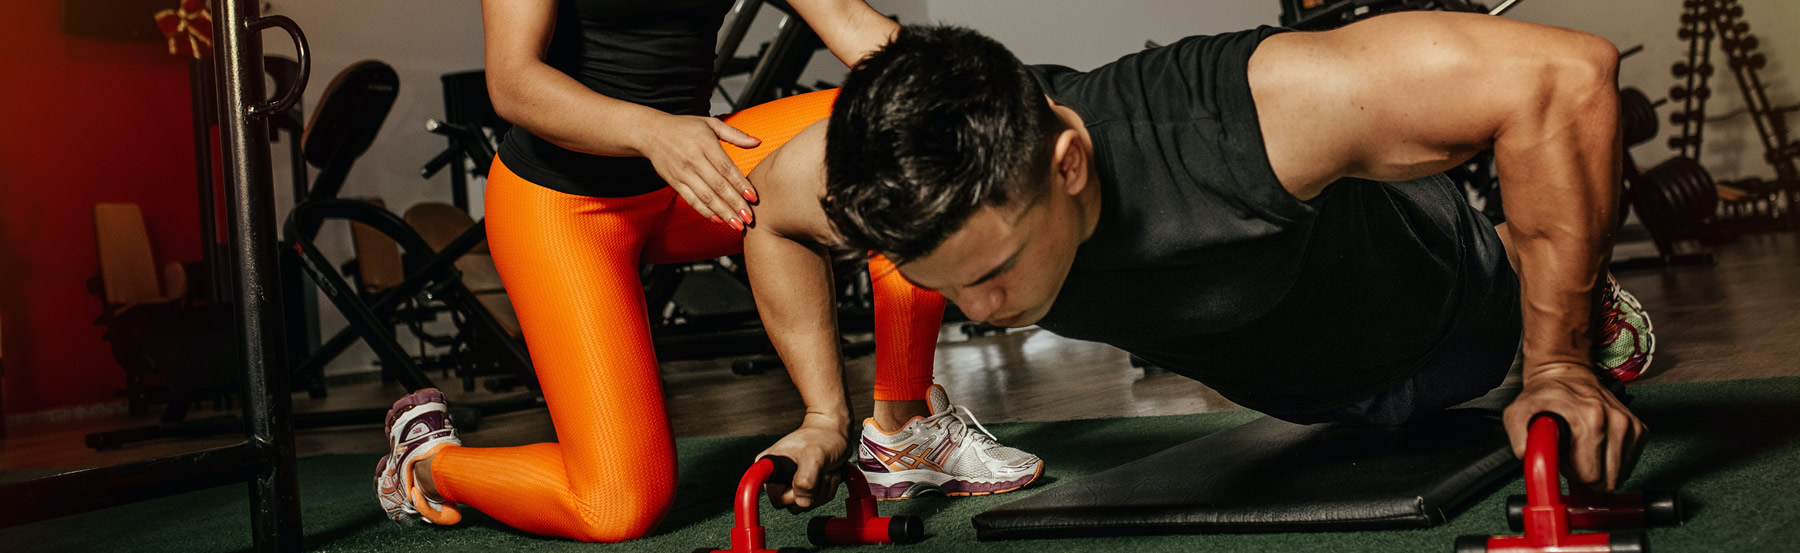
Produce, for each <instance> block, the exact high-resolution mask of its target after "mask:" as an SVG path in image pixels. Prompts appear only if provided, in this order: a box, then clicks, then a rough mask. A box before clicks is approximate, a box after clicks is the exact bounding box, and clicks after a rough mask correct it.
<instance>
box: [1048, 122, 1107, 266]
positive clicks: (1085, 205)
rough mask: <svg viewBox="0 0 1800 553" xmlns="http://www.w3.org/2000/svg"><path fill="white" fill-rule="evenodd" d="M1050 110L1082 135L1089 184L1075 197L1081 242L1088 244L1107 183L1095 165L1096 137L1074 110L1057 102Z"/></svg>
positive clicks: (1098, 220)
mask: <svg viewBox="0 0 1800 553" xmlns="http://www.w3.org/2000/svg"><path fill="white" fill-rule="evenodd" d="M1050 108H1051V109H1052V110H1055V111H1056V115H1057V117H1061V118H1062V120H1063V123H1064V124H1067V125H1068V126H1069V128H1071V129H1075V132H1077V133H1079V134H1080V136H1081V145H1082V150H1083V151H1084V152H1085V154H1083V155H1086V156H1088V159H1087V164H1086V165H1087V173H1088V175H1087V181H1088V184H1087V186H1086V187H1085V188H1082V189H1081V194H1080V195H1077V196H1076V197H1075V205H1076V207H1077V208H1078V209H1079V213H1080V216H1081V241H1082V242H1086V241H1087V239H1088V237H1089V236H1093V235H1094V228H1095V227H1097V226H1099V224H1100V202H1101V198H1102V197H1101V194H1100V187H1101V186H1105V183H1102V182H1100V169H1099V167H1097V166H1096V164H1095V161H1096V160H1095V157H1096V155H1095V152H1094V137H1093V136H1092V135H1090V134H1088V129H1087V124H1086V123H1085V122H1083V120H1082V119H1081V114H1080V113H1077V112H1076V111H1075V109H1074V108H1071V107H1069V106H1065V105H1062V104H1058V103H1056V102H1055V101H1051V102H1050Z"/></svg>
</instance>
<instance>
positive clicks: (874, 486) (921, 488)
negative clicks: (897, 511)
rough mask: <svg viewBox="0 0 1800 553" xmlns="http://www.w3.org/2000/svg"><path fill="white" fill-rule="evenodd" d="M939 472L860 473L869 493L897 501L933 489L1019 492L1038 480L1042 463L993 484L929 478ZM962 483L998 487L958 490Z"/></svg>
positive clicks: (969, 493) (958, 493)
mask: <svg viewBox="0 0 1800 553" xmlns="http://www.w3.org/2000/svg"><path fill="white" fill-rule="evenodd" d="M942 474H944V473H941V472H937V471H928V470H917V471H903V472H898V473H877V474H875V475H870V474H867V473H864V475H863V476H864V477H865V478H867V479H869V492H870V493H871V494H873V495H874V496H875V500H876V501H900V500H905V499H912V498H914V497H918V496H919V495H921V494H925V493H931V492H936V493H939V494H942V495H944V496H945V497H980V496H984V495H995V494H1003V493H1007V492H1014V491H1018V490H1020V489H1022V488H1024V487H1025V486H1029V485H1031V483H1032V482H1036V481H1037V479H1038V477H1039V476H1043V474H1044V464H1043V463H1042V462H1039V463H1038V466H1037V470H1036V471H1033V472H1032V473H1031V475H1029V476H1024V477H1020V478H1018V479H1014V480H1009V481H1004V482H994V483H986V482H962V481H959V480H957V479H956V478H954V477H951V478H947V479H944V481H942V482H933V481H932V480H934V479H933V478H930V476H931V475H942ZM909 476H921V477H922V478H909ZM880 480H891V481H894V483H892V484H883V483H880V482H879V481H880ZM964 486H996V487H998V488H997V489H981V490H964V489H960V488H962V487H964ZM946 488H950V489H946Z"/></svg>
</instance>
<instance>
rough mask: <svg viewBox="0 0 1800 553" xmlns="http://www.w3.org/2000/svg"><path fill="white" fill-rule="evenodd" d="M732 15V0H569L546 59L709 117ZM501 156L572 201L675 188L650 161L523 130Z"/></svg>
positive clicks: (660, 105) (594, 80) (637, 96)
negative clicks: (586, 149) (721, 44)
mask: <svg viewBox="0 0 1800 553" xmlns="http://www.w3.org/2000/svg"><path fill="white" fill-rule="evenodd" d="M730 9H731V0H661V1H657V2H642V1H638V0H562V1H560V2H557V13H556V27H555V29H554V34H553V35H552V36H551V38H550V45H549V46H548V48H547V51H546V53H545V56H544V61H545V63H546V64H548V65H549V66H550V67H554V68H556V69H557V70H558V71H562V72H563V73H566V74H568V75H569V76H570V77H574V78H575V80H576V81H578V82H580V83H581V84H583V85H586V86H587V87H588V88H589V89H592V90H593V91H594V92H598V93H600V94H603V95H606V96H609V97H612V98H616V99H619V100H624V101H627V102H631V103H634V104H640V105H644V106H649V107H652V108H656V109H659V110H662V111H664V112H667V113H672V114H677V115H707V112H708V111H709V107H710V105H711V101H712V89H710V88H708V85H710V84H711V83H712V69H713V49H714V48H715V47H716V46H715V44H716V42H717V40H718V32H719V25H720V24H722V23H723V22H724V21H725V14H726V12H728V11H730ZM593 124H596V125H604V124H606V123H604V122H600V121H596V122H594V123H593ZM500 157H501V158H502V159H504V160H505V161H506V166H507V168H508V169H511V170H512V171H513V172H514V173H516V174H518V175H519V176H520V177H523V178H524V179H525V180H528V181H531V182H534V183H537V184H539V185H542V186H545V187H548V188H551V189H553V190H557V191H560V192H566V193H570V194H579V195H583V196H601V197H620V196H635V195H638V194H643V193H645V192H650V191H653V190H656V189H659V188H662V187H664V186H668V183H667V182H665V181H663V179H662V177H661V176H659V175H657V174H656V169H655V167H653V166H651V164H650V160H649V159H645V158H641V157H610V156H599V155H592V154H586V153H581V152H576V151H571V150H568V149H565V148H563V147H561V146H557V145H555V144H551V143H550V142H549V141H547V140H544V139H542V138H538V137H537V136H535V135H533V134H531V133H530V132H528V131H526V130H524V129H522V128H519V127H513V128H512V130H511V131H508V133H507V135H506V138H505V141H504V142H503V143H502V144H501V145H500Z"/></svg>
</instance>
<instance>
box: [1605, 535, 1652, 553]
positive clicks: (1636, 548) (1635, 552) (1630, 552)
mask: <svg viewBox="0 0 1800 553" xmlns="http://www.w3.org/2000/svg"><path fill="white" fill-rule="evenodd" d="M1606 541H1607V546H1609V547H1611V548H1612V553H1649V551H1650V542H1649V540H1648V539H1646V538H1645V537H1644V533H1643V532H1613V533H1612V535H1611V536H1608V537H1607V540H1606Z"/></svg>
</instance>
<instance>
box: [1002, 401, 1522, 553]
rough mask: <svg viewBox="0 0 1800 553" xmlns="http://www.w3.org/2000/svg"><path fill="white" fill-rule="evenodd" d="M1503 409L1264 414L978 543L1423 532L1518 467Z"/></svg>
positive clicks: (1102, 480) (1031, 503)
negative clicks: (1345, 416) (1396, 421)
mask: <svg viewBox="0 0 1800 553" xmlns="http://www.w3.org/2000/svg"><path fill="white" fill-rule="evenodd" d="M1517 467H1518V461H1517V460H1516V459H1514V458H1513V455H1512V449H1511V446H1510V445H1508V442H1507V439H1506V431H1505V429H1504V428H1503V427H1502V426H1501V424H1500V418H1499V413H1498V412H1497V411H1493V410H1487V409H1473V408H1470V409H1452V410H1449V411H1445V412H1443V413H1441V414H1439V415H1437V416H1435V417H1432V418H1430V419H1427V420H1423V421H1418V422H1416V423H1412V424H1408V425H1405V426H1373V425H1343V424H1323V425H1311V426H1302V425H1295V424H1289V423H1286V422H1282V421H1280V420H1276V419H1273V418H1268V417H1264V418H1261V419H1257V420H1255V421H1252V422H1250V423H1246V424H1244V425H1243V426H1239V427H1236V428H1232V429H1229V430H1224V431H1220V432H1216V433H1213V434H1211V435H1208V436H1206V437H1203V438H1200V439H1197V440H1194V441H1191V442H1188V443H1185V444H1181V445H1178V446H1175V447H1172V448H1169V449H1167V450H1164V451H1162V452H1160V453H1157V454H1154V455H1151V456H1149V457H1145V458H1143V459H1139V460H1136V461H1132V462H1129V463H1126V464H1123V465H1119V466H1117V467H1114V468H1112V469H1109V470H1107V471H1105V472H1101V473H1099V474H1095V475H1093V476H1089V477H1086V478H1082V479H1080V480H1077V481H1074V482H1070V483H1067V484H1063V485H1061V486H1057V487H1055V488H1053V489H1050V490H1046V491H1044V492H1042V493H1039V494H1037V495H1034V496H1031V497H1028V498H1025V499H1021V500H1019V501H1014V502H1012V503H1008V504H1005V505H1001V506H999V507H996V508H993V509H990V510H988V511H987V512H985V513H982V514H980V515H977V516H976V517H975V518H974V523H975V531H976V536H977V537H978V538H979V539H982V540H1004V539H1025V538H1067V537H1094V536H1119V535H1158V534H1194V533H1215V532H1286V531H1337V530H1373V529H1386V528H1423V527H1429V526H1433V525H1436V524H1438V523H1441V522H1443V521H1444V520H1445V519H1446V518H1448V517H1449V514H1450V513H1451V512H1453V510H1454V509H1455V508H1456V507H1458V506H1459V505H1460V504H1462V503H1463V502H1464V501H1465V500H1467V499H1468V498H1469V497H1470V496H1471V495H1472V494H1475V493H1477V492H1479V491H1481V490H1482V489H1484V488H1485V487H1487V485H1488V484H1490V483H1492V482H1494V481H1496V480H1498V479H1500V478H1503V477H1505V476H1507V475H1511V474H1514V473H1516V472H1517Z"/></svg>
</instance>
